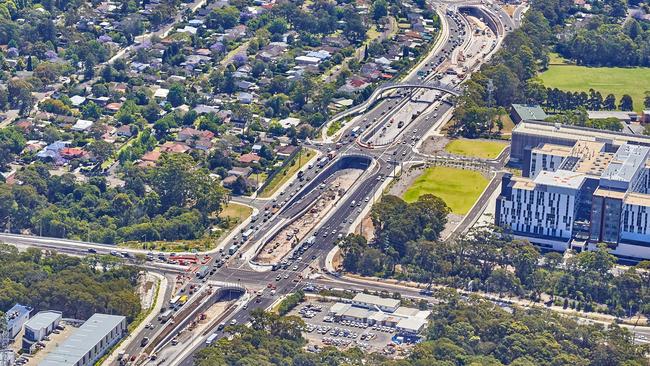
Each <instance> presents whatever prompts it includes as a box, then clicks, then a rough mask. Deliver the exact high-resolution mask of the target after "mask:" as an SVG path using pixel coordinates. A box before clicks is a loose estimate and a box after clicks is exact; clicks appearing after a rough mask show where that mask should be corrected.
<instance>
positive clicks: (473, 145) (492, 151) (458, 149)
mask: <svg viewBox="0 0 650 366" xmlns="http://www.w3.org/2000/svg"><path fill="white" fill-rule="evenodd" d="M507 145H508V144H507V143H506V142H503V141H488V140H471V139H457V140H452V141H451V142H450V143H448V144H447V146H445V151H447V152H448V153H451V154H456V155H462V156H470V157H474V158H481V159H496V157H497V156H499V154H500V153H501V151H502V150H503V149H504V148H505V147H506V146H507Z"/></svg>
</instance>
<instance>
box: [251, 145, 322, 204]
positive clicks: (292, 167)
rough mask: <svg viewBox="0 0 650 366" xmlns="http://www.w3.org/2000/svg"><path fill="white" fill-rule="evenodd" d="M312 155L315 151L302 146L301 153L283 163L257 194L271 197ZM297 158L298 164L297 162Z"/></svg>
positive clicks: (261, 196) (314, 154)
mask: <svg viewBox="0 0 650 366" xmlns="http://www.w3.org/2000/svg"><path fill="white" fill-rule="evenodd" d="M301 155H302V156H301ZM314 156H316V151H314V150H311V149H307V148H303V149H302V154H300V153H299V154H296V156H295V157H294V158H293V160H292V161H291V162H289V164H287V165H285V166H284V167H283V168H282V170H281V171H279V172H278V174H276V175H274V176H273V178H272V179H271V181H270V182H269V184H268V185H267V186H266V187H264V190H262V191H261V192H259V193H258V194H257V196H258V197H260V198H268V197H271V196H272V195H273V193H275V191H276V190H277V189H278V188H279V187H281V186H282V185H283V184H284V183H285V182H286V181H288V180H289V178H291V177H292V176H293V175H294V174H296V173H297V172H298V170H300V168H302V167H303V166H305V165H306V164H307V162H308V161H309V160H310V159H311V158H313V157H314ZM299 160H300V164H299V163H298V161H299Z"/></svg>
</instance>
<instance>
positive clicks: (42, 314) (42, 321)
mask: <svg viewBox="0 0 650 366" xmlns="http://www.w3.org/2000/svg"><path fill="white" fill-rule="evenodd" d="M61 316H62V314H61V312H60V311H51V310H48V311H39V312H38V313H36V315H34V316H33V317H32V318H31V319H29V320H28V321H27V323H25V326H26V327H30V328H31V329H42V328H46V327H48V326H50V324H52V323H53V322H55V321H56V320H57V319H61Z"/></svg>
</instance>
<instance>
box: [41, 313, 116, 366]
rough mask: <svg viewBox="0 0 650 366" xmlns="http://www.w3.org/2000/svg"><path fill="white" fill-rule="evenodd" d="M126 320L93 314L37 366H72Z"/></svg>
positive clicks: (114, 316) (113, 316)
mask: <svg viewBox="0 0 650 366" xmlns="http://www.w3.org/2000/svg"><path fill="white" fill-rule="evenodd" d="M125 319H126V318H125V317H123V316H121V315H108V314H94V315H93V316H91V317H90V319H88V320H86V322H85V323H83V325H82V326H81V327H79V329H77V330H76V331H75V332H74V333H72V335H71V336H70V337H69V338H68V339H66V340H65V341H64V342H63V344H61V345H60V346H59V347H57V348H55V349H54V350H52V351H51V352H50V353H49V354H48V355H47V356H45V358H44V359H43V361H41V362H40V363H39V364H38V365H39V366H74V365H75V364H76V363H77V362H78V361H79V360H80V359H82V358H83V356H84V355H85V354H86V353H88V352H89V351H90V350H91V349H92V348H93V347H95V345H97V344H98V343H99V342H100V341H101V340H102V338H104V337H105V336H106V335H107V334H109V333H110V332H111V330H113V329H114V328H115V327H117V326H118V325H119V324H120V323H121V322H123V321H124V320H125Z"/></svg>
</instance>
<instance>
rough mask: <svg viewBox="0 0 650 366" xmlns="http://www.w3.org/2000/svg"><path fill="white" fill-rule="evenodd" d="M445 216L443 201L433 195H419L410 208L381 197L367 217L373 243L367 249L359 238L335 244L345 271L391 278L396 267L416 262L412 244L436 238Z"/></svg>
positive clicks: (446, 210)
mask: <svg viewBox="0 0 650 366" xmlns="http://www.w3.org/2000/svg"><path fill="white" fill-rule="evenodd" d="M448 213H449V208H448V207H447V205H445V203H444V201H442V200H441V199H440V198H438V197H435V196H433V195H423V196H421V197H420V198H419V199H418V201H417V202H414V203H411V204H409V203H406V202H404V201H403V200H402V199H401V198H399V197H396V196H390V195H389V196H384V198H383V199H382V200H381V202H379V203H377V204H376V205H374V206H373V208H372V213H371V215H372V221H373V225H374V227H375V234H376V238H375V243H373V245H369V244H368V243H366V241H365V238H363V237H362V236H350V237H347V238H346V239H345V240H343V241H342V242H340V243H339V245H340V246H341V248H342V250H343V253H344V254H345V259H344V266H345V268H346V269H347V270H348V271H351V272H358V273H361V274H364V275H374V274H377V273H384V274H386V275H391V274H393V273H394V271H395V266H396V265H397V264H400V263H403V264H406V263H405V262H408V261H411V260H413V261H415V260H417V259H418V258H416V256H417V251H418V250H419V249H418V248H417V247H416V246H413V245H412V244H413V243H415V242H416V241H418V240H437V239H438V238H439V236H440V232H441V231H442V229H444V227H445V224H446V222H447V214H448ZM402 260H403V261H402Z"/></svg>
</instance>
